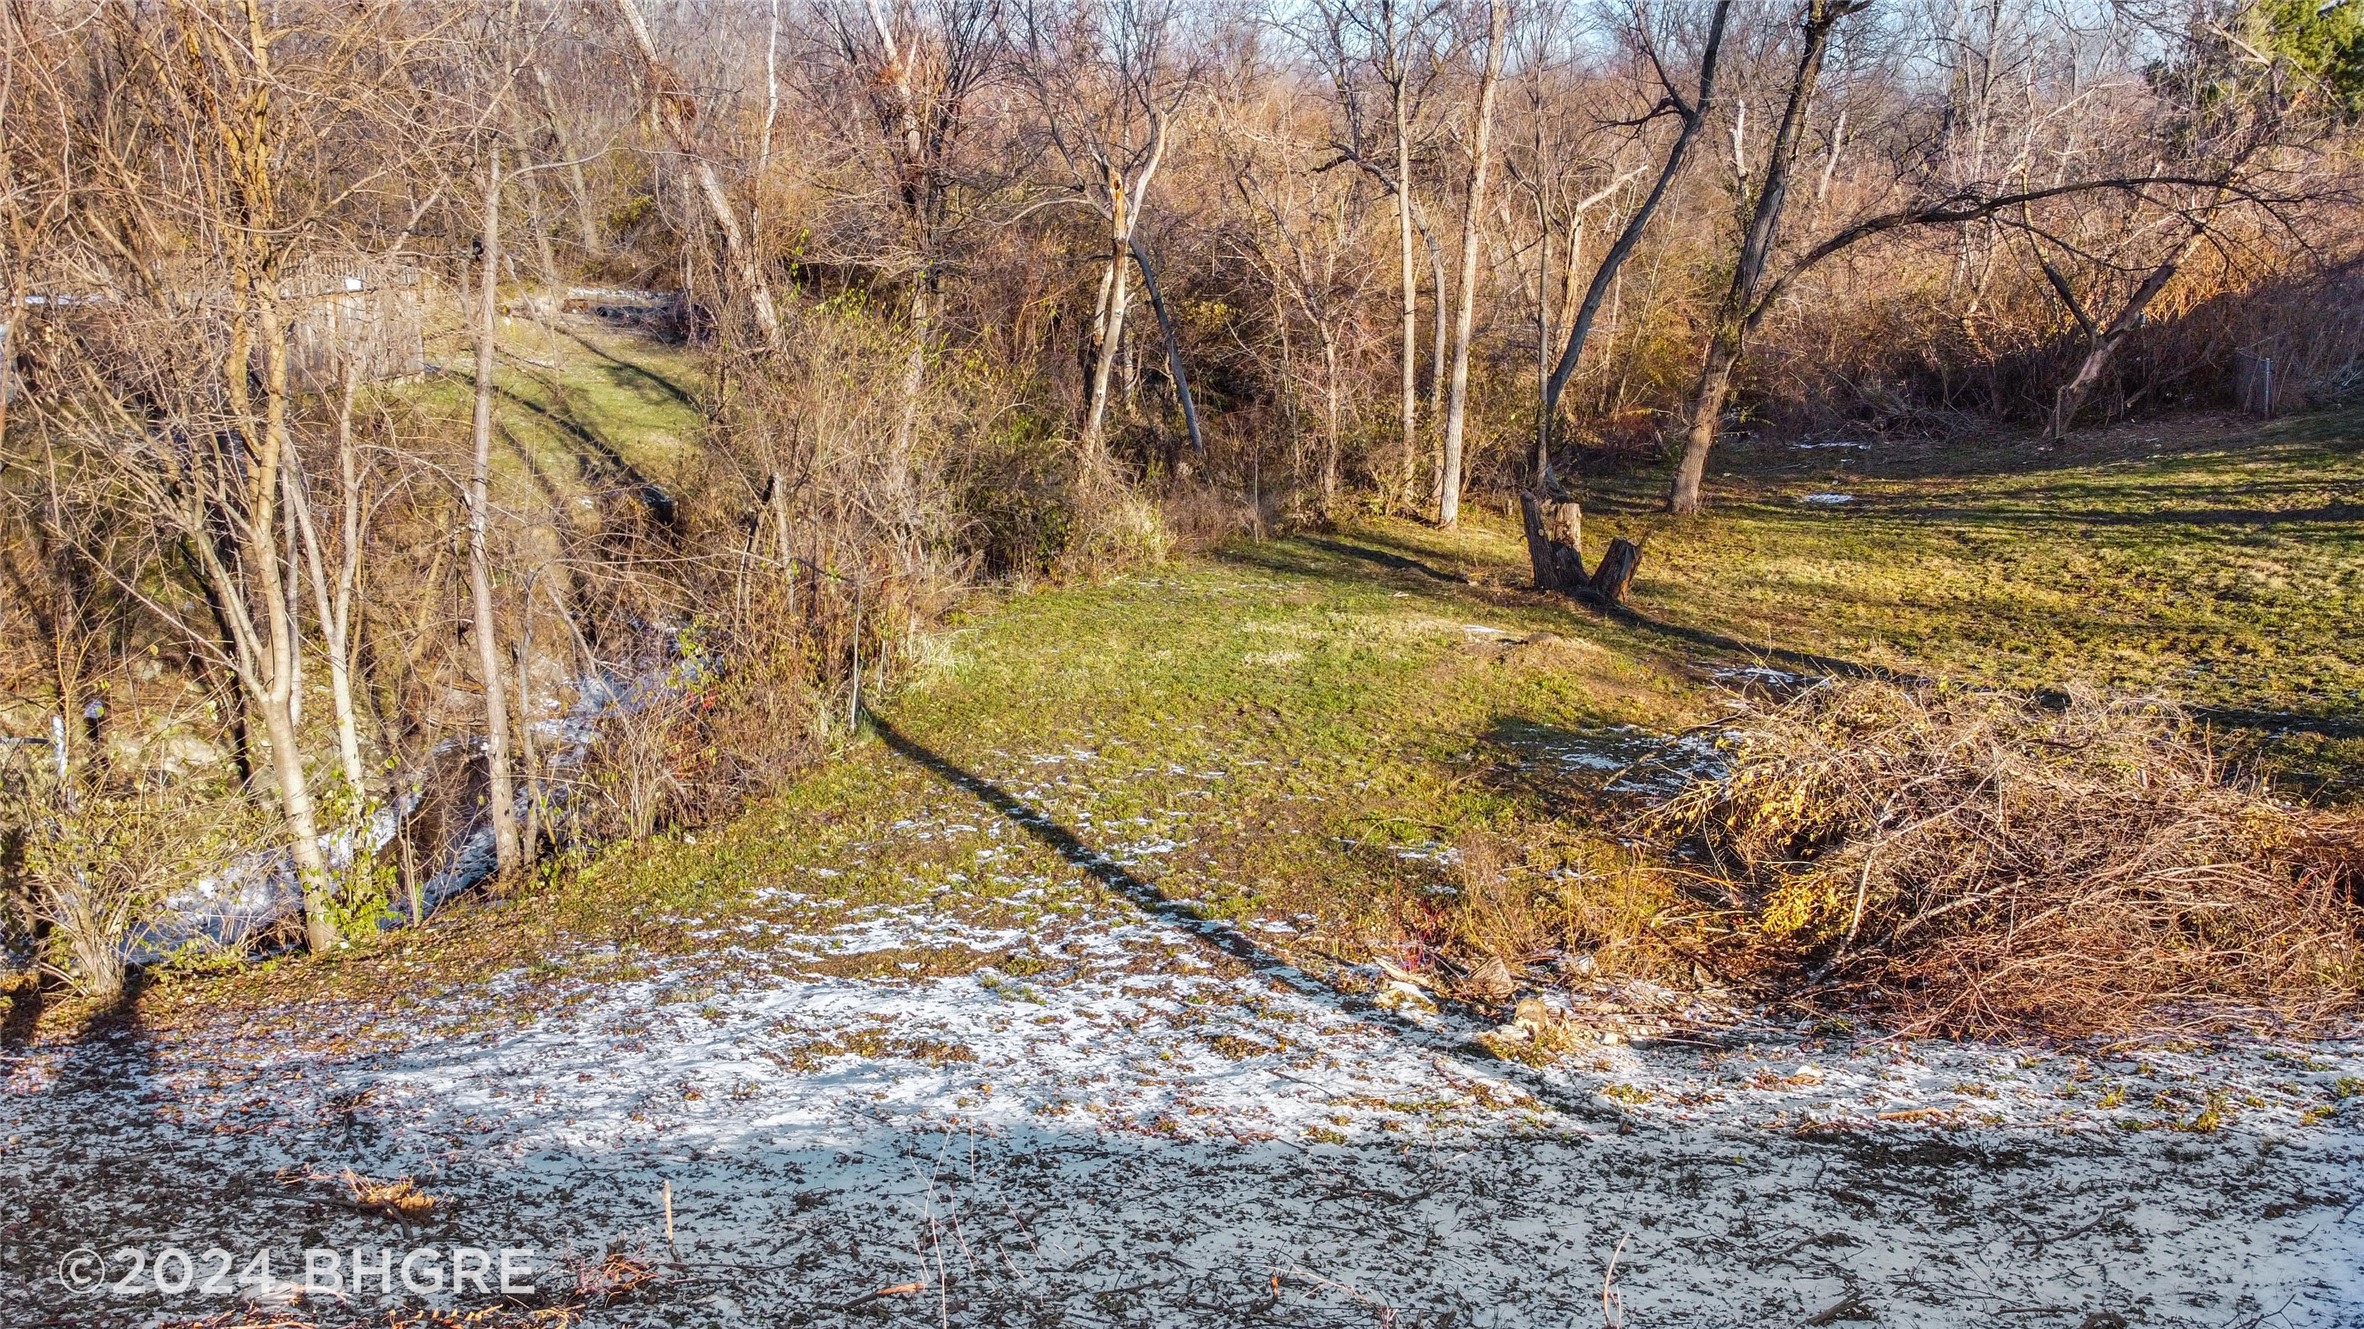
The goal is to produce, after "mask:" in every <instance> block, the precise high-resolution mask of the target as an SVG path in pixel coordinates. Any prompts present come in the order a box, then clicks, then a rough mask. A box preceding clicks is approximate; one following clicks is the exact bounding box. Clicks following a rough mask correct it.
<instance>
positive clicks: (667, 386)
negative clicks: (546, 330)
mask: <svg viewBox="0 0 2364 1329" xmlns="http://www.w3.org/2000/svg"><path fill="white" fill-rule="evenodd" d="M559 331H561V332H563V333H565V334H566V338H567V340H569V341H571V342H573V343H574V344H575V345H577V346H580V347H582V348H583V349H584V350H586V351H589V352H590V353H591V354H593V355H596V356H598V357H599V358H600V359H602V360H605V361H607V362H608V363H609V364H611V365H614V366H615V367H616V368H617V369H619V370H621V371H623V372H624V373H625V374H628V375H631V376H632V377H635V378H644V379H647V380H648V381H649V382H650V383H652V384H655V385H656V388H657V391H659V392H661V393H663V394H664V395H666V396H668V397H671V398H672V399H673V400H674V401H675V402H676V403H678V404H680V405H682V406H686V407H688V408H689V409H691V410H693V411H694V410H698V409H699V406H698V399H697V398H696V397H695V396H693V395H691V393H690V390H689V389H687V388H685V387H683V386H681V385H680V384H678V383H676V382H674V381H673V380H672V379H669V378H667V377H665V376H664V375H663V374H660V373H658V372H657V371H656V370H654V369H651V368H649V367H648V366H647V365H644V364H640V363H638V362H636V361H632V360H627V359H625V358H623V357H622V356H620V355H616V354H615V353H613V352H611V351H609V350H607V349H605V348H604V347H601V346H599V345H598V344H597V343H595V342H593V341H592V340H591V339H590V338H588V337H585V336H584V335H583V334H582V333H580V332H577V331H576V330H575V329H573V328H561V329H559Z"/></svg>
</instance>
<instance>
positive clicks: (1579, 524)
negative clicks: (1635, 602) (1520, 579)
mask: <svg viewBox="0 0 2364 1329" xmlns="http://www.w3.org/2000/svg"><path fill="white" fill-rule="evenodd" d="M1519 513H1520V515H1521V516H1523V517H1525V518H1526V526H1527V558H1528V559H1529V561H1531V562H1532V563H1533V564H1534V565H1535V589H1537V590H1540V591H1558V592H1559V593H1560V594H1562V595H1574V594H1576V593H1577V592H1578V591H1581V590H1584V589H1585V588H1586V587H1588V586H1590V585H1591V582H1590V580H1589V579H1588V578H1587V577H1586V576H1585V574H1584V555H1583V553H1582V552H1581V551H1582V549H1583V543H1582V542H1583V538H1584V509H1582V508H1580V507H1578V506H1577V505H1576V504H1574V503H1554V502H1548V501H1545V500H1541V499H1538V498H1536V497H1535V496H1534V495H1533V494H1521V495H1519Z"/></svg>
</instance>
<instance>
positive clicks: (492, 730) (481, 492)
mask: <svg viewBox="0 0 2364 1329" xmlns="http://www.w3.org/2000/svg"><path fill="white" fill-rule="evenodd" d="M619 3H620V4H623V5H624V6H625V7H626V8H629V7H630V5H631V0H619ZM480 238H481V240H482V243H483V246H484V252H483V254H482V255H481V256H480V258H479V266H478V271H477V287H478V289H477V304H476V327H475V333H476V414H475V421H474V430H475V432H474V436H473V442H474V444H475V454H474V462H473V467H472V469H471V470H470V471H469V475H468V597H469V602H470V604H471V606H472V607H473V609H474V611H475V620H474V631H475V635H476V663H477V669H478V674H479V677H480V679H481V681H482V683H483V685H484V767H485V779H486V783H487V785H488V786H489V792H488V794H487V800H486V801H487V803H488V805H489V806H488V808H487V812H488V814H489V816H490V819H491V821H492V831H493V859H494V863H495V867H496V870H497V871H498V872H499V874H500V875H501V876H502V877H503V878H506V877H509V876H510V875H511V874H513V873H515V872H516V871H517V870H518V868H519V867H521V866H523V862H524V853H523V850H522V848H521V846H520V845H519V843H518V837H517V784H516V778H515V775H514V774H513V772H512V770H511V768H510V758H509V701H508V696H507V689H506V688H504V687H503V686H502V675H503V673H504V671H503V670H502V668H501V650H500V643H499V640H498V625H497V623H496V621H495V619H494V616H493V595H492V556H491V553H490V551H489V550H488V549H487V548H486V536H487V531H488V528H489V526H490V525H491V506H492V401H493V348H494V339H495V338H496V337H498V335H499V323H500V270H501V150H500V148H499V146H498V145H495V146H494V147H493V148H492V149H491V150H490V156H489V158H488V162H487V165H486V167H485V175H484V222H483V229H482V232H481V236H480Z"/></svg>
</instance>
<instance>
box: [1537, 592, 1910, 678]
mask: <svg viewBox="0 0 2364 1329" xmlns="http://www.w3.org/2000/svg"><path fill="white" fill-rule="evenodd" d="M1581 603H1582V604H1583V605H1584V606H1585V607H1586V608H1588V609H1591V610H1592V611H1593V612H1595V613H1597V614H1599V615H1601V616H1602V617H1603V618H1607V619H1610V620H1613V621H1615V622H1618V623H1623V624H1624V625H1626V626H1627V627H1630V628H1638V629H1640V630H1641V631H1643V632H1646V633H1649V634H1651V635H1653V636H1658V637H1665V638H1669V639H1671V640H1674V641H1680V642H1687V643H1689V644H1690V645H1693V646H1696V647H1700V648H1702V649H1705V650H1711V651H1719V652H1722V653H1724V654H1726V655H1729V656H1733V657H1737V658H1739V659H1744V660H1749V661H1753V662H1757V663H1763V662H1766V661H1771V662H1773V663H1775V664H1778V665H1780V666H1782V667H1783V668H1785V669H1791V670H1795V671H1796V672H1798V673H1801V674H1832V675H1836V676H1838V677H1841V678H1876V679H1880V680H1882V681H1884V682H1889V683H1926V682H1928V681H1929V680H1928V679H1926V678H1924V677H1922V676H1921V675H1919V674H1907V673H1902V672H1900V671H1898V670H1894V669H1889V668H1886V667H1885V666H1882V665H1873V664H1864V663H1861V662H1860V661H1856V660H1848V659H1845V658H1842V657H1840V656H1836V655H1821V654H1817V653H1816V652H1813V651H1793V650H1790V649H1789V648H1787V647H1783V646H1766V645H1763V644H1762V643H1756V642H1745V641H1742V640H1740V639H1739V638H1737V637H1727V636H1725V635H1724V634H1723V633H1720V632H1710V631H1708V630H1707V629H1706V628H1695V627H1691V626H1689V625H1687V624H1683V623H1675V622H1671V621H1669V620H1667V619H1662V618H1652V617H1650V616H1649V615H1648V614H1645V613H1643V612H1642V611H1641V610H1639V609H1636V608H1634V607H1633V606H1632V605H1630V604H1622V605H1613V604H1606V603H1601V602H1597V601H1583V602H1581Z"/></svg>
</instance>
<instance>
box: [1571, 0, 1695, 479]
mask: <svg viewBox="0 0 2364 1329" xmlns="http://www.w3.org/2000/svg"><path fill="white" fill-rule="evenodd" d="M1731 14H1732V5H1731V0H1716V6H1715V10H1714V12H1713V15H1712V16H1711V17H1710V18H1709V20H1708V25H1707V37H1706V40H1705V42H1704V44H1703V45H1702V48H1701V50H1700V53H1699V82H1698V85H1697V91H1696V92H1695V93H1693V94H1692V95H1691V96H1689V97H1685V96H1684V95H1683V94H1682V93H1681V92H1680V91H1679V90H1678V89H1677V88H1676V87H1675V83H1674V78H1673V76H1672V75H1671V74H1670V73H1669V72H1668V70H1667V68H1666V63H1665V60H1664V58H1663V57H1662V56H1661V55H1660V54H1659V50H1658V47H1657V45H1656V43H1655V42H1654V41H1653V39H1652V36H1651V34H1650V31H1649V27H1648V21H1647V18H1646V16H1637V21H1636V22H1635V25H1634V34H1635V38H1636V41H1637V43H1638V44H1639V46H1640V49H1641V51H1642V54H1643V56H1644V57H1645V58H1646V59H1647V60H1648V62H1649V64H1650V68H1651V70H1652V72H1653V73H1654V74H1655V75H1656V78H1657V82H1658V86H1659V89H1660V94H1661V95H1660V98H1659V101H1658V103H1657V105H1656V106H1655V107H1653V108H1652V110H1651V111H1650V113H1649V114H1650V116H1652V117H1655V116H1657V115H1660V114H1671V115H1673V116H1674V117H1675V119H1676V122H1677V123H1678V125H1679V126H1680V127H1679V128H1678V129H1677V130H1676V132H1675V139H1674V142H1673V143H1671V144H1669V145H1668V146H1667V149H1666V157H1665V160H1664V161H1663V162H1662V163H1661V164H1660V166H1659V168H1658V179H1657V181H1656V182H1655V183H1654V184H1652V185H1651V187H1650V192H1649V194H1648V195H1647V196H1645V197H1644V198H1643V199H1642V201H1641V203H1640V204H1639V205H1637V206H1636V207H1635V208H1634V210H1633V212H1632V213H1631V214H1629V215H1628V216H1627V218H1626V221H1625V228H1624V229H1623V230H1622V231H1620V232H1618V235H1617V238H1616V240H1614V241H1612V242H1611V243H1610V245H1609V249H1608V252H1606V253H1604V254H1603V255H1602V256H1601V262H1600V266H1598V267H1596V268H1594V269H1593V274H1592V282H1591V284H1590V285H1588V286H1587V287H1586V288H1585V291H1584V303H1583V304H1582V305H1580V306H1578V307H1577V310H1576V319H1575V322H1573V323H1572V324H1570V325H1569V327H1568V341H1567V344H1566V345H1565V346H1564V347H1562V348H1561V350H1560V358H1559V362H1558V363H1557V364H1555V365H1553V366H1552V371H1551V377H1550V378H1549V379H1548V380H1546V381H1545V383H1544V385H1543V403H1542V410H1541V418H1540V423H1539V425H1538V427H1537V429H1536V436H1537V442H1536V451H1535V482H1536V486H1537V488H1539V489H1542V490H1545V491H1554V490H1556V489H1557V485H1558V482H1557V481H1556V480H1555V479H1554V478H1553V475H1552V469H1551V434H1552V428H1553V422H1554V421H1556V420H1557V419H1558V418H1559V409H1560V397H1561V394H1563V393H1564V392H1566V391H1567V387H1568V379H1569V378H1570V377H1571V376H1572V375H1574V374H1575V372H1576V365H1577V362H1578V361H1579V360H1580V359H1582V357H1583V355H1584V343H1585V341H1586V340H1587V339H1588V338H1590V337H1591V335H1592V325H1593V320H1594V319H1595V318H1597V317H1598V316H1599V314H1600V309H1601V302H1602V301H1603V300H1605V299H1607V298H1608V294H1609V292H1610V290H1611V289H1612V288H1613V287H1614V286H1615V284H1616V281H1617V276H1618V274H1619V273H1620V272H1622V271H1623V270H1624V267H1625V261H1626V259H1628V258H1630V257H1631V256H1632V255H1633V251H1634V246H1635V245H1638V244H1640V243H1641V239H1642V232H1643V231H1644V230H1645V229H1646V228H1647V227H1648V226H1649V224H1650V219H1651V218H1652V217H1654V216H1656V215H1657V214H1658V209H1659V207H1660V205H1661V204H1663V203H1664V202H1665V200H1666V196H1667V191H1668V190H1669V189H1670V188H1672V187H1673V185H1674V182H1675V180H1676V179H1677V178H1678V177H1679V176H1681V174H1682V172H1683V163H1684V161H1685V160H1686V159H1687V158H1688V157H1689V155H1690V152H1691V146H1692V144H1693V143H1694V142H1696V141H1697V140H1698V137H1699V132H1700V130H1702V129H1703V128H1705V127H1706V125H1707V116H1708V112H1709V111H1710V110H1711V109H1712V108H1713V106H1714V101H1715V85H1716V65H1717V62H1718V60H1719V59H1720V58H1721V56H1722V53H1723V49H1724V33H1725V29H1726V26H1727V24H1728V23H1729V21H1730V19H1731Z"/></svg>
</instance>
